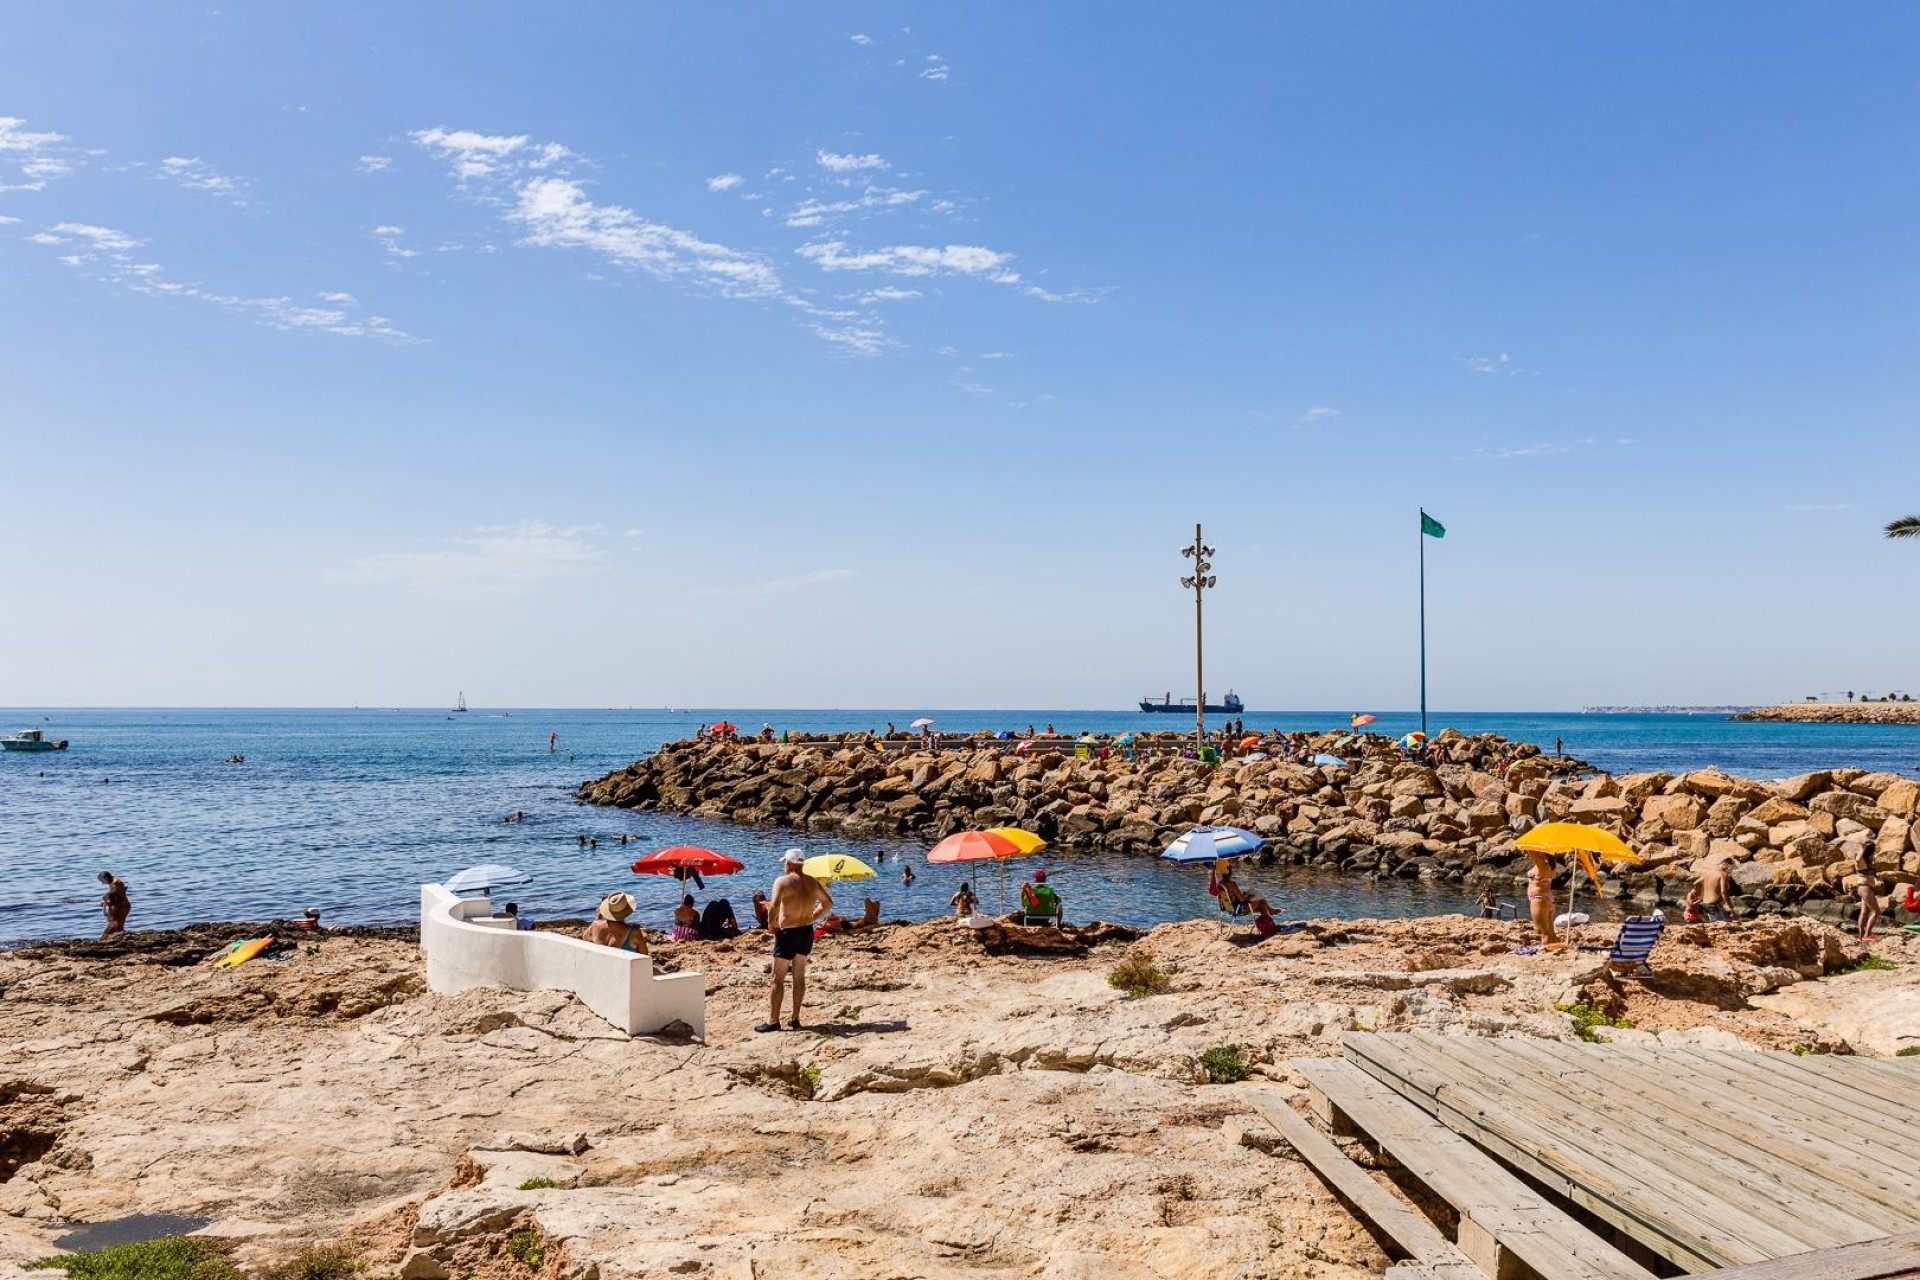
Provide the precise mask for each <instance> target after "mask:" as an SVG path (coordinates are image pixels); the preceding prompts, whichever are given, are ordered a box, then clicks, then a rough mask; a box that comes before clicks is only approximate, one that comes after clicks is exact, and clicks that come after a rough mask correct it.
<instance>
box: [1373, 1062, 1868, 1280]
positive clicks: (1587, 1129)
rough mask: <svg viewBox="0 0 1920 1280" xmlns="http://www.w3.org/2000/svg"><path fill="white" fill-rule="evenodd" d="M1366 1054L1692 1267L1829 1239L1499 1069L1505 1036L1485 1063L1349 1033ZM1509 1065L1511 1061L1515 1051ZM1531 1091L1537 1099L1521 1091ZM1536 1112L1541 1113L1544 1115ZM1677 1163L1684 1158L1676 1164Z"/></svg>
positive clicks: (1448, 1116)
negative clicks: (1730, 1196)
mask: <svg viewBox="0 0 1920 1280" xmlns="http://www.w3.org/2000/svg"><path fill="white" fill-rule="evenodd" d="M1348 1040H1349V1041H1350V1042H1353V1043H1351V1044H1350V1046H1349V1047H1350V1048H1352V1049H1353V1050H1354V1051H1355V1052H1357V1053H1364V1054H1366V1055H1370V1057H1361V1058H1359V1059H1358V1061H1359V1062H1360V1064H1361V1065H1362V1066H1363V1067H1365V1068H1368V1069H1370V1070H1371V1071H1372V1072H1373V1074H1375V1075H1377V1076H1379V1077H1380V1078H1381V1079H1383V1080H1384V1081H1386V1082H1387V1083H1389V1084H1391V1083H1392V1079H1391V1076H1392V1074H1393V1073H1400V1074H1402V1075H1405V1076H1408V1077H1412V1078H1415V1079H1416V1080H1418V1081H1419V1083H1420V1085H1421V1086H1422V1087H1424V1088H1426V1089H1427V1090H1428V1091H1429V1093H1428V1096H1426V1097H1424V1098H1416V1101H1419V1102H1420V1104H1421V1105H1422V1106H1423V1109H1428V1110H1431V1111H1432V1112H1433V1113H1434V1114H1435V1115H1436V1116H1437V1117H1438V1118H1439V1119H1440V1120H1441V1121H1442V1123H1445V1124H1446V1125H1447V1126H1448V1127H1449V1128H1450V1129H1453V1130H1454V1131H1455V1132H1458V1133H1461V1134H1463V1135H1464V1136H1466V1137H1468V1138H1470V1139H1472V1140H1473V1141H1475V1142H1477V1143H1479V1144H1481V1145H1482V1146H1485V1147H1487V1148H1488V1149H1489V1150H1492V1151H1494V1152H1495V1153H1496V1154H1498V1155H1499V1156H1500V1157H1501V1158H1502V1159H1504V1160H1506V1161H1508V1162H1509V1163H1510V1164H1512V1165H1514V1166H1515V1167H1516V1168H1519V1169H1521V1170H1523V1171H1525V1172H1526V1173H1527V1174H1529V1175H1530V1176H1532V1177H1535V1178H1537V1179H1538V1180H1539V1181H1541V1182H1542V1183H1543V1184H1545V1185H1546V1186H1547V1187H1549V1188H1550V1189H1552V1190H1553V1191H1555V1192H1556V1193H1558V1194H1561V1195H1564V1196H1566V1197H1567V1198H1568V1199H1570V1200H1572V1201H1573V1202H1574V1203H1575V1204H1578V1205H1580V1206H1581V1207H1582V1208H1585V1209H1588V1210H1590V1211H1591V1212H1593V1213H1594V1214H1596V1215H1597V1216H1599V1217H1600V1218H1601V1219H1602V1220H1604V1221H1606V1222H1608V1223H1610V1224H1611V1225H1613V1226H1616V1227H1618V1228H1620V1229H1621V1230H1623V1231H1625V1232H1627V1233H1628V1234H1629V1235H1631V1236H1633V1237H1634V1238H1635V1239H1636V1240H1639V1241H1640V1242H1641V1243H1642V1244H1645V1245H1646V1246H1647V1247H1649V1248H1651V1249H1653V1250H1654V1251H1655V1252H1656V1253H1658V1254H1660V1255H1661V1256H1662V1257H1665V1258H1668V1259H1670V1260H1671V1261H1673V1262H1675V1263H1676V1264H1678V1265H1680V1266H1682V1267H1684V1268H1686V1269H1687V1270H1690V1271H1708V1270H1713V1269H1714V1268H1717V1267H1721V1266H1725V1265H1729V1264H1733V1263H1743V1262H1759V1261H1764V1260H1766V1259H1767V1258H1770V1257H1777V1256H1779V1255H1781V1254H1785V1253H1798V1252H1802V1251H1804V1250H1806V1249H1809V1248H1815V1247H1819V1246H1820V1245H1823V1244H1828V1243H1833V1242H1832V1241H1828V1240H1825V1239H1815V1240H1811V1241H1809V1240H1803V1239H1800V1238H1798V1237H1797V1236H1795V1235H1791V1234H1789V1233H1787V1232H1786V1231H1783V1230H1781V1229H1780V1228H1778V1227H1777V1226H1775V1225H1774V1223H1773V1221H1772V1220H1771V1219H1770V1218H1768V1217H1765V1216H1762V1215H1759V1214H1756V1213H1754V1212H1751V1211H1750V1210H1749V1209H1748V1208H1747V1207H1745V1206H1744V1205H1728V1204H1727V1203H1725V1201H1724V1200H1723V1199H1721V1198H1719V1197H1715V1196H1711V1195H1705V1194H1703V1193H1702V1192H1701V1191H1700V1189H1699V1188H1698V1187H1697V1186H1696V1185H1695V1180H1696V1179H1697V1177H1698V1172H1699V1171H1698V1169H1697V1168H1696V1167H1694V1166H1693V1165H1692V1164H1691V1163H1690V1162H1686V1161H1681V1160H1677V1159H1674V1158H1672V1157H1671V1156H1670V1155H1669V1153H1666V1152H1664V1151H1660V1150H1654V1151H1646V1150H1641V1149H1638V1148H1637V1147H1636V1146H1634V1145H1631V1144H1622V1143H1621V1142H1620V1141H1619V1135H1618V1133H1615V1132H1612V1131H1610V1130H1608V1129H1607V1128H1605V1127H1603V1126H1600V1125H1597V1124H1595V1123H1594V1122H1593V1120H1592V1119H1591V1117H1589V1116H1587V1115H1585V1114H1584V1113H1583V1112H1582V1110H1581V1109H1580V1108H1579V1107H1577V1106H1570V1105H1569V1104H1568V1103H1567V1102H1566V1101H1565V1100H1564V1099H1560V1098H1553V1097H1543V1096H1542V1095H1540V1093H1539V1090H1540V1088H1541V1082H1540V1081H1537V1080H1530V1079H1528V1078H1527V1077H1526V1074H1525V1073H1524V1072H1514V1071H1511V1070H1508V1072H1507V1073H1506V1074H1504V1075H1495V1074H1491V1073H1493V1072H1497V1071H1500V1070H1501V1068H1502V1066H1503V1061H1502V1058H1503V1055H1501V1054H1499V1053H1498V1052H1497V1044H1498V1043H1502V1042H1491V1041H1488V1042H1465V1041H1463V1042H1462V1044H1463V1045H1488V1046H1495V1050H1494V1051H1489V1052H1486V1053H1483V1054H1481V1055H1480V1056H1482V1057H1484V1058H1485V1059H1486V1060H1487V1062H1486V1066H1485V1067H1484V1068H1482V1067H1481V1066H1480V1065H1478V1064H1472V1065H1470V1064H1469V1063H1468V1062H1466V1061H1463V1060H1457V1058H1456V1059H1446V1058H1443V1057H1441V1056H1439V1055H1438V1053H1437V1052H1436V1051H1435V1046H1432V1045H1429V1044H1425V1043H1422V1042H1421V1039H1420V1038H1419V1037H1413V1036H1395V1037H1392V1038H1390V1039H1387V1038H1379V1037H1376V1038H1373V1039H1366V1040H1363V1039H1362V1038H1361V1037H1358V1036H1352V1037H1348ZM1504 1066H1506V1067H1507V1068H1511V1066H1512V1062H1511V1059H1510V1057H1509V1058H1507V1059H1506V1060H1505V1062H1504ZM1522 1095H1526V1096H1527V1097H1528V1099H1529V1101H1531V1103H1532V1106H1531V1107H1530V1108H1522V1107H1521V1106H1519V1105H1517V1104H1516V1099H1519V1098H1520V1097H1521V1096H1522ZM1536 1116H1538V1117H1540V1118H1536ZM1674 1166H1678V1167H1677V1168H1676V1167H1674Z"/></svg>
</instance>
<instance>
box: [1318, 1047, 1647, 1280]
mask: <svg viewBox="0 0 1920 1280" xmlns="http://www.w3.org/2000/svg"><path fill="white" fill-rule="evenodd" d="M1292 1065H1293V1067H1294V1069H1295V1070H1297V1071H1299V1072H1300V1073H1301V1074H1302V1075H1304V1076H1306V1077H1307V1078H1308V1079H1309V1080H1311V1081H1313V1083H1314V1084H1315V1085H1316V1086H1318V1087H1319V1088H1320V1090H1321V1091H1322V1092H1324V1093H1326V1094H1327V1096H1328V1097H1330V1098H1332V1099H1333V1100H1334V1101H1335V1102H1336V1103H1337V1104H1338V1105H1339V1107H1340V1109H1341V1110H1342V1111H1344V1112H1346V1113H1347V1115H1348V1116H1349V1117H1350V1118H1351V1119H1352V1120H1353V1122H1354V1123H1355V1124H1357V1125H1359V1126H1360V1128H1361V1129H1362V1130H1364V1131H1365V1132H1366V1134H1367V1136H1368V1137H1369V1138H1370V1139H1371V1140H1372V1141H1373V1142H1375V1143H1377V1144H1379V1145H1380V1146H1381V1147H1382V1148H1383V1149H1385V1150H1386V1151H1388V1152H1389V1153H1390V1154H1392V1156H1393V1157H1394V1158H1395V1159H1396V1160H1398V1161H1399V1162H1400V1163H1401V1165H1402V1166H1404V1167H1405V1168H1406V1170H1407V1171H1408V1172H1409V1173H1411V1174H1412V1175H1413V1176H1414V1177H1416V1178H1418V1179H1420V1181H1421V1182H1423V1183H1425V1184H1426V1186H1427V1187H1428V1188H1430V1189H1431V1190H1432V1191H1433V1192H1434V1194H1436V1195H1438V1196H1440V1197H1441V1198H1442V1199H1444V1200H1445V1201H1446V1202H1447V1203H1448V1204H1450V1205H1452V1206H1453V1207H1454V1208H1455V1209H1456V1210H1458V1211H1459V1213H1460V1214H1461V1216H1462V1217H1463V1218H1470V1219H1472V1220H1473V1221H1474V1222H1475V1223H1477V1224H1478V1225H1479V1226H1481V1227H1483V1228H1485V1229H1486V1231H1487V1232H1488V1233H1490V1234H1491V1235H1492V1236H1493V1237H1494V1239H1496V1240H1497V1241H1498V1242H1499V1243H1500V1245H1501V1246H1502V1247H1504V1248H1505V1249H1507V1250H1510V1251H1511V1252H1512V1253H1513V1255H1514V1256H1515V1257H1517V1258H1519V1259H1520V1260H1521V1261H1522V1262H1524V1263H1525V1264H1526V1265H1527V1266H1529V1267H1532V1268H1533V1269H1534V1270H1535V1271H1536V1272H1538V1273H1539V1274H1540V1275H1542V1276H1548V1277H1552V1278H1553V1280H1601V1278H1602V1277H1608V1278H1610V1280H1651V1278H1652V1276H1653V1273H1652V1272H1650V1271H1648V1270H1647V1269H1646V1268H1645V1267H1642V1266H1641V1265H1640V1264H1639V1263H1637V1262H1635V1261H1634V1260H1633V1259H1631V1258H1629V1257H1627V1256H1626V1255H1625V1254H1623V1253H1621V1252H1620V1251H1619V1250H1617V1249H1615V1248H1614V1247H1613V1246H1612V1245H1610V1244H1607V1243H1606V1242H1604V1241H1602V1240H1601V1239H1600V1238H1599V1237H1598V1236H1596V1235H1594V1234H1593V1233H1592V1232H1590V1231H1588V1230H1587V1229H1586V1228H1585V1227H1583V1226H1581V1225H1580V1224H1579V1223H1577V1222H1575V1221H1574V1220H1573V1219H1572V1218H1569V1217H1568V1216H1567V1215H1566V1214H1564V1213H1562V1212H1561V1211H1560V1210H1559V1208H1557V1207H1556V1206H1555V1205H1553V1204H1552V1203H1551V1202H1549V1201H1548V1200H1547V1199H1546V1198H1545V1197H1544V1196H1542V1195H1541V1194H1540V1193H1539V1192H1537V1191H1535V1190H1533V1188H1531V1187H1529V1186H1527V1185H1526V1184H1525V1183H1523V1182H1521V1181H1520V1179H1518V1178H1516V1177H1514V1176H1513V1175H1512V1174H1511V1173H1508V1172H1507V1171H1506V1170H1505V1169H1503V1168H1501V1167H1500V1166H1499V1165H1498V1164H1497V1163H1495V1162H1494V1161H1493V1159H1492V1158H1491V1157H1489V1156H1487V1155H1486V1154H1485V1153H1483V1152H1481V1151H1480V1150H1478V1149H1477V1148H1475V1147H1474V1145H1473V1144H1472V1143H1470V1142H1468V1141H1467V1140H1466V1139H1465V1138H1463V1137H1461V1136H1459V1135H1458V1134H1456V1133H1454V1132H1453V1131H1452V1130H1450V1129H1448V1128H1447V1127H1445V1126H1444V1125H1442V1124H1440V1123H1439V1122H1437V1121H1436V1120H1435V1119H1434V1118H1433V1117H1431V1116H1428V1115H1426V1114H1425V1113H1423V1112H1422V1111H1421V1110H1420V1109H1419V1108H1417V1107H1414V1106H1412V1105H1410V1104H1408V1103H1407V1102H1405V1101H1403V1100H1402V1099H1401V1098H1400V1097H1398V1096H1397V1095H1395V1094H1394V1093H1393V1092H1392V1091H1391V1090H1389V1089H1387V1088H1386V1087H1385V1086H1383V1085H1382V1084H1380V1083H1379V1082H1378V1081H1376V1080H1374V1079H1373V1078H1372V1077H1371V1076H1369V1075H1368V1074H1367V1073H1366V1072H1364V1071H1362V1070H1361V1069H1360V1068H1358V1067H1356V1066H1354V1065H1353V1064H1352V1063H1350V1062H1345V1061H1342V1060H1340V1059H1336V1058H1319V1059H1295V1060H1294V1061H1293V1063H1292ZM1483 1266H1484V1263H1483Z"/></svg>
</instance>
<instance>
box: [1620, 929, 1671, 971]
mask: <svg viewBox="0 0 1920 1280" xmlns="http://www.w3.org/2000/svg"><path fill="white" fill-rule="evenodd" d="M1666 927H1667V922H1666V921H1664V920H1656V919H1655V918H1654V917H1652V916H1628V917H1627V919H1626V921H1625V922H1624V923H1623V924H1622V925H1621V926H1620V936H1619V937H1617V938H1615V939H1614V940H1613V950H1612V951H1610V952H1609V953H1608V954H1607V965H1608V967H1609V968H1612V969H1614V970H1615V971H1621V970H1622V969H1623V968H1624V971H1626V972H1629V973H1639V974H1650V973H1652V972H1653V966H1652V965H1650V964H1648V963H1647V957H1649V956H1651V955H1652V954H1653V947H1654V944H1655V943H1657V942H1659V941H1660V931H1661V930H1662V929H1664V928H1666Z"/></svg>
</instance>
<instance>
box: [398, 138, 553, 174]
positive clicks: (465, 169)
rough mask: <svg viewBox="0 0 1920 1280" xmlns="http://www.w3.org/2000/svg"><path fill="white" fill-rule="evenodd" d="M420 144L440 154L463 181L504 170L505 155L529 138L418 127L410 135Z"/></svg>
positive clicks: (510, 153)
mask: <svg viewBox="0 0 1920 1280" xmlns="http://www.w3.org/2000/svg"><path fill="white" fill-rule="evenodd" d="M413 140H414V142H415V143H416V144H418V145H419V146H422V147H425V148H427V149H428V150H429V151H432V152H434V153H435V154H437V155H439V156H440V157H441V158H442V159H444V160H446V161H447V163H448V164H449V165H451V166H452V168H453V172H454V175H455V176H456V177H458V178H460V179H461V180H462V181H473V180H477V179H481V178H491V177H495V176H496V175H498V174H500V173H502V172H504V171H505V168H506V162H507V158H508V157H509V156H511V155H513V153H514V152H516V151H521V150H522V149H524V148H525V147H526V145H527V143H528V142H529V141H530V139H529V138H528V137H527V135H526V134H524V133H516V134H487V133H475V132H474V131H473V130H471V129H444V128H437V127H436V128H432V129H421V130H418V131H416V132H415V133H414V134H413Z"/></svg>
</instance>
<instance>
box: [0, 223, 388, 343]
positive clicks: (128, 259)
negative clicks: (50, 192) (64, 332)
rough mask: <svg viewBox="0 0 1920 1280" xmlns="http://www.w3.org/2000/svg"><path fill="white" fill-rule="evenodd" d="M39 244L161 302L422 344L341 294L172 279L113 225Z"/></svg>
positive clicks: (46, 236) (63, 228) (40, 235)
mask: <svg viewBox="0 0 1920 1280" xmlns="http://www.w3.org/2000/svg"><path fill="white" fill-rule="evenodd" d="M27 239H29V240H31V241H32V242H34V243H35V244H41V245H46V246H48V247H49V248H58V249H62V250H64V251H65V252H63V253H61V255H60V261H61V262H63V263H65V264H66V265H67V266H70V267H73V268H76V269H78V270H82V271H85V272H87V273H89V274H91V275H93V276H94V277H96V278H97V279H99V280H102V281H104V282H106V283H108V284H112V285H117V286H118V287H120V288H122V289H126V290H128V291H129V292H132V293H138V294H144V295H147V296H149V297H157V298H185V299H190V300H192V301H195V302H205V303H209V304H211V305H213V306H217V307H222V308H225V309H227V310H231V311H236V312H239V313H241V314H243V315H247V316H250V317H252V318H253V319H254V320H256V321H258V322H259V323H261V324H264V325H268V326H270V327H272V328H275V329H285V330H289V331H306V332H310V333H326V334H332V335H334V336H336V337H342V338H377V339H380V340H382V341H385V342H400V343H405V342H418V341H420V339H418V338H415V337H414V336H413V335H412V334H409V333H407V332H406V331H405V330H403V329H400V328H398V327H397V326H395V325H394V323H393V322H392V321H391V320H389V319H387V317H385V316H380V315H361V314H357V313H356V312H355V311H353V310H352V309H351V307H352V306H353V305H354V304H352V303H341V302H339V301H338V297H339V296H343V295H334V294H321V295H319V300H320V302H322V303H325V304H326V305H324V306H320V305H315V304H313V303H306V302H299V301H296V300H294V299H292V298H287V297H246V296H243V295H240V294H233V293H222V292H219V291H217V290H213V289H208V288H205V287H203V286H201V285H198V284H193V283H189V282H186V281H181V280H175V279H172V278H170V277H169V276H168V275H167V273H166V271H165V269H164V268H162V267H161V265H160V264H159V263H157V262H143V261H141V260H139V258H137V257H136V256H135V251H136V250H138V249H141V248H143V247H144V246H145V244H146V241H144V240H141V239H139V238H138V237H135V236H131V235H128V234H127V233H126V232H124V231H118V230H115V229H114V228H112V227H101V226H95V225H93V224H91V223H85V222H61V223H56V224H55V225H54V226H53V227H52V229H50V230H47V231H41V232H36V233H35V234H33V235H30V236H28V237H27Z"/></svg>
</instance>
